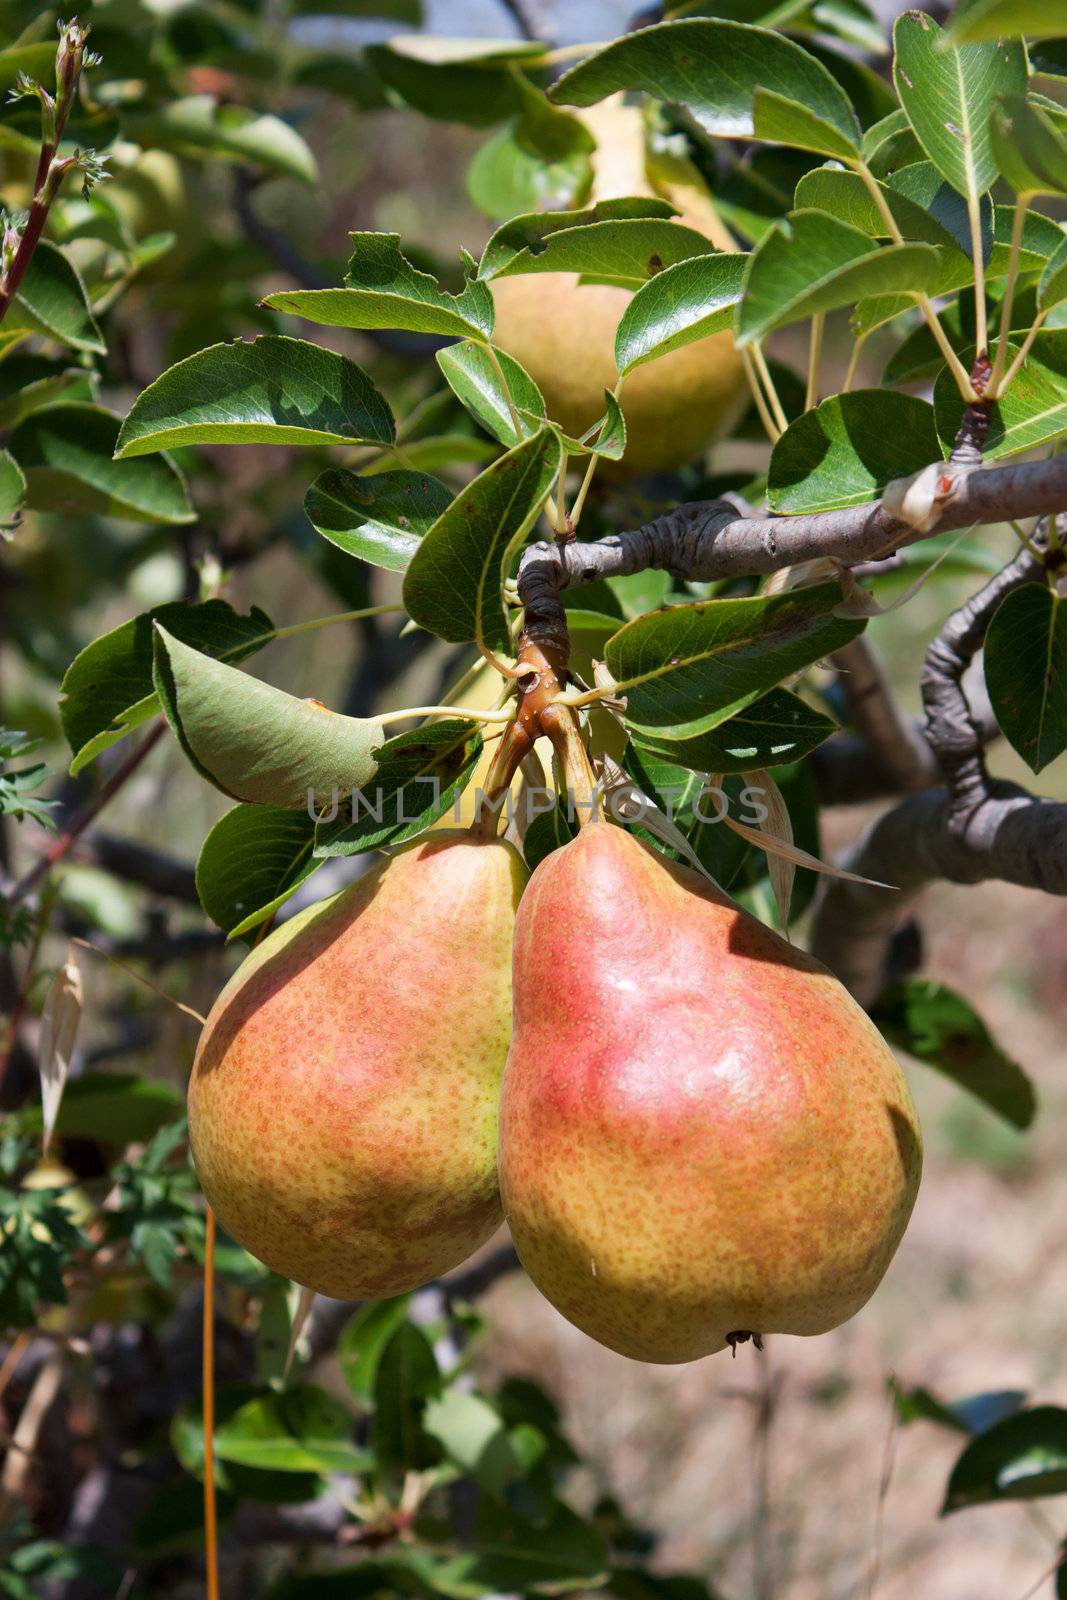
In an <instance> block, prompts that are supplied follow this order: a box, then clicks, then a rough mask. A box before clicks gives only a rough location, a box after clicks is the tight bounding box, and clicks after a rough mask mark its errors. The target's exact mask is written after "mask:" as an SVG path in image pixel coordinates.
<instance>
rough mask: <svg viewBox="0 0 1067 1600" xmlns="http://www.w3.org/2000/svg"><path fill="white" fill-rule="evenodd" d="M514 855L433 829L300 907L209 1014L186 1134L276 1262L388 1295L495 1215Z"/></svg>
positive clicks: (318, 1282)
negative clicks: (348, 883) (323, 897)
mask: <svg viewBox="0 0 1067 1600" xmlns="http://www.w3.org/2000/svg"><path fill="white" fill-rule="evenodd" d="M526 876H527V873H526V868H525V865H524V863H523V861H522V858H521V857H520V856H519V854H518V852H517V851H516V850H514V849H513V848H512V846H511V845H508V844H505V843H503V842H502V841H498V840H495V839H493V840H490V839H479V838H476V837H474V836H473V835H471V834H469V833H460V832H454V833H451V834H435V835H434V836H432V838H423V839H421V840H420V841H419V842H418V843H416V844H415V845H413V846H411V847H409V848H408V849H407V850H405V851H403V852H401V853H400V854H398V855H395V856H394V857H392V859H390V860H388V861H385V862H383V863H382V864H381V865H379V866H378V867H376V868H375V869H373V870H372V871H371V872H369V873H368V874H367V875H366V876H365V877H363V878H361V879H360V880H359V881H358V882H357V883H356V884H354V885H353V886H352V887H350V888H348V889H344V890H342V891H341V893H340V894H337V895H334V896H333V897H332V898H331V899H328V900H324V901H322V902H320V903H319V904H318V905H314V906H311V907H309V908H308V909H307V910H305V911H303V912H300V913H298V914H297V915H296V916H295V917H293V918H292V920H291V921H289V922H286V923H284V924H283V925H282V926H281V927H280V928H278V929H276V930H275V932H274V933H272V934H271V935H270V936H269V937H268V938H267V939H265V940H264V942H263V943H262V944H261V945H260V946H258V947H257V948H256V949H255V950H253V951H252V953H251V954H250V955H249V956H248V958H247V959H246V961H245V962H244V963H243V965H242V966H241V967H240V968H239V969H238V971H237V972H236V973H235V974H234V976H233V977H232V978H231V980H230V982H229V983H228V984H227V986H226V988H225V989H224V990H223V991H222V993H221V995H220V996H219V998H218V1000H217V1001H216V1003H215V1005H214V1007H213V1008H212V1011H211V1013H210V1015H209V1017H208V1019H207V1022H206V1024H205V1026H204V1031H203V1034H202V1036H201V1039H200V1044H199V1048H198V1050H197V1055H196V1061H195V1064H194V1066H193V1074H192V1079H191V1082H190V1085H189V1130H190V1138H191V1142H192V1148H193V1157H194V1160H195V1163H196V1170H197V1173H198V1176H199V1178H200V1182H201V1185H202V1187H203V1190H204V1193H205V1195H206V1196H207V1199H208V1201H209V1202H210V1204H211V1205H212V1207H213V1208H214V1210H215V1212H216V1215H217V1216H218V1220H219V1223H220V1224H221V1226H222V1227H223V1228H225V1230H226V1231H227V1232H228V1233H229V1234H231V1235H232V1236H233V1238H235V1239H236V1240H237V1241H238V1242H239V1243H240V1244H242V1245H244V1246H245V1248H246V1249H248V1250H250V1251H251V1252H252V1253H253V1255H256V1256H258V1257H259V1259H260V1260H261V1261H263V1262H265V1263H266V1265H267V1266H268V1267H271V1268H273V1270H274V1271H275V1272H279V1273H281V1274H282V1276H283V1277H286V1278H291V1279H293V1280H294V1281H295V1282H297V1283H301V1284H305V1285H306V1286H307V1287H308V1288H310V1289H317V1290H318V1291H319V1292H320V1293H322V1294H327V1295H332V1296H334V1297H335V1298H337V1299H342V1300H362V1299H377V1298H380V1297H382V1296H386V1295H394V1294H400V1293H402V1292H404V1291H405V1290H408V1289H412V1288H416V1287H417V1286H419V1285H420V1284H423V1283H426V1282H428V1281H429V1280H430V1279H432V1278H435V1277H437V1276H438V1275H439V1274H440V1273H442V1272H445V1271H447V1270H448V1269H449V1268H451V1267H455V1266H457V1265H458V1264H459V1263H460V1262H461V1261H464V1260H465V1259H466V1258H467V1257H468V1256H469V1255H470V1254H471V1253H472V1251H474V1250H476V1249H477V1248H478V1246H479V1245H480V1244H482V1243H483V1242H484V1240H486V1239H487V1238H488V1237H489V1235H490V1234H491V1233H492V1232H493V1230H494V1229H495V1228H496V1227H497V1226H498V1224H499V1222H500V1220H501V1211H500V1200H499V1195H498V1192H497V1180H496V1122H497V1107H498V1101H499V1090H500V1078H501V1073H502V1071H503V1066H504V1059H505V1056H506V1054H507V1047H508V1040H509V1038H510V1033H511V945H512V933H513V928H514V916H515V906H516V905H517V903H518V898H519V895H520V894H521V893H522V889H523V885H524V883H525V881H526Z"/></svg>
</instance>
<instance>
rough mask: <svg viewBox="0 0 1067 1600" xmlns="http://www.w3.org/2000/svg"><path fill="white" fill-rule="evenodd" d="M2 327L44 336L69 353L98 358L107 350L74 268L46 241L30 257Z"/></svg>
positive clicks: (41, 242)
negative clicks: (88, 352)
mask: <svg viewBox="0 0 1067 1600" xmlns="http://www.w3.org/2000/svg"><path fill="white" fill-rule="evenodd" d="M5 326H6V327H8V328H11V329H16V328H28V329H30V330H31V331H32V332H34V333H41V334H45V335H46V336H47V337H48V338H49V339H55V340H57V342H58V343H59V344H65V345H67V346H69V348H70V349H72V350H88V351H90V352H91V353H92V354H94V355H101V356H102V355H104V354H105V353H106V350H107V346H106V345H105V344H104V339H103V335H102V334H101V332H100V329H99V327H98V326H97V323H96V319H95V317H94V316H93V314H92V311H91V310H90V309H89V301H88V297H87V296H86V293H85V285H84V284H83V283H82V280H81V276H80V274H79V273H78V270H77V268H76V267H75V266H74V265H73V263H72V262H71V261H69V260H68V258H67V256H66V255H65V254H64V253H63V251H62V250H60V249H59V247H58V245H54V244H50V243H49V242H48V240H47V239H42V240H41V241H40V243H39V244H38V246H37V248H36V250H35V251H34V253H33V260H32V261H31V262H30V264H29V267H28V268H27V270H26V276H25V277H24V278H23V280H22V282H21V284H20V285H19V290H18V293H17V295H16V296H15V299H14V302H13V304H12V306H11V309H10V310H9V312H8V314H7V317H6V318H5Z"/></svg>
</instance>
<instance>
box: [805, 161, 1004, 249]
mask: <svg viewBox="0 0 1067 1600" xmlns="http://www.w3.org/2000/svg"><path fill="white" fill-rule="evenodd" d="M878 188H879V191H880V192H881V195H882V198H883V200H884V201H885V203H886V205H887V206H888V208H889V211H890V213H891V215H892V217H893V220H894V222H895V223H896V225H897V227H898V228H899V229H900V232H901V233H902V234H903V236H904V238H905V239H909V240H918V241H921V242H922V243H925V244H936V245H941V246H943V247H945V248H947V249H952V250H962V251H963V252H964V254H966V255H968V256H969V255H970V248H971V241H970V234H969V232H968V231H967V213H966V205H965V203H964V202H963V201H962V200H961V198H960V196H959V195H958V194H957V193H956V191H955V189H953V188H952V187H951V185H950V184H947V183H945V181H944V179H943V178H942V177H941V174H940V173H939V172H938V170H937V168H936V167H935V166H934V165H933V163H932V162H930V161H919V162H915V163H913V165H912V166H910V167H904V168H902V169H901V170H900V171H898V172H895V173H894V174H893V179H892V182H891V183H880V184H879V185H878ZM796 204H797V207H798V208H801V207H804V208H806V207H814V208H815V209H816V210H819V211H828V212H830V214H831V215H832V216H835V217H837V218H838V219H839V220H840V221H841V222H847V223H848V224H849V225H850V226H851V227H853V228H859V229H860V231H861V232H863V233H865V234H867V236H868V237H869V238H871V239H887V238H889V237H890V231H889V225H888V223H887V222H886V220H885V217H884V215H883V213H882V211H881V210H880V209H879V207H878V206H877V205H876V204H875V202H874V198H873V196H872V195H871V194H870V193H869V191H868V189H867V186H866V184H865V183H864V182H863V179H862V178H861V177H860V176H859V174H858V173H856V172H844V171H842V170H841V169H840V168H831V167H816V168H815V169H814V170H813V171H812V172H807V173H805V174H804V176H803V178H801V180H800V182H799V183H798V184H797V191H796ZM983 210H984V217H985V219H987V221H988V227H989V230H990V231H991V230H992V222H993V215H992V208H991V207H990V205H989V202H988V200H986V201H985V202H984V207H983ZM961 224H962V227H961ZM987 254H988V252H987Z"/></svg>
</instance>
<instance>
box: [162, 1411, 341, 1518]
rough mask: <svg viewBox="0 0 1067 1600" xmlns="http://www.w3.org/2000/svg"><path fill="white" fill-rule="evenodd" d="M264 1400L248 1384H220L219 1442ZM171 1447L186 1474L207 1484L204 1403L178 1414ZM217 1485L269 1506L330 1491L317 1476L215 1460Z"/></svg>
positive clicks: (296, 1502)
mask: <svg viewBox="0 0 1067 1600" xmlns="http://www.w3.org/2000/svg"><path fill="white" fill-rule="evenodd" d="M261 1397H262V1391H261V1390H258V1389H256V1388H255V1387H254V1386H253V1385H252V1384H248V1383H224V1384H220V1385H219V1387H218V1389H217V1390H216V1392H215V1429H216V1431H215V1439H216V1441H217V1440H218V1436H219V1434H220V1433H224V1432H225V1430H226V1427H227V1424H228V1423H229V1421H230V1418H231V1417H233V1416H236V1415H237V1414H238V1412H239V1411H241V1410H242V1409H243V1407H245V1406H246V1405H249V1404H252V1403H254V1402H255V1401H256V1400H258V1399H260V1398H261ZM170 1439H171V1445H172V1447H173V1450H174V1454H175V1455H176V1456H177V1457H178V1460H179V1461H180V1462H181V1464H182V1466H183V1467H184V1468H185V1470H186V1472H188V1473H191V1474H192V1476H193V1477H194V1478H199V1479H200V1480H201V1481H203V1477H204V1423H203V1416H202V1413H201V1409H200V1402H199V1401H198V1400H197V1401H188V1402H186V1404H185V1405H183V1406H182V1407H181V1409H180V1410H179V1411H178V1412H177V1414H176V1415H175V1417H174V1420H173V1422H172V1423H171V1428H170ZM215 1485H216V1488H218V1489H221V1490H222V1491H223V1492H224V1493H227V1494H229V1493H231V1492H232V1493H234V1494H238V1495H240V1496H241V1497H242V1498H247V1499H249V1500H262V1501H265V1502H267V1503H268V1504H275V1505H285V1504H290V1503H292V1504H298V1503H299V1502H301V1501H303V1500H313V1499H314V1498H315V1497H316V1496H317V1495H319V1494H321V1493H322V1491H323V1489H324V1488H325V1487H326V1484H325V1480H324V1478H323V1477H322V1476H321V1475H320V1474H319V1473H317V1472H301V1473H297V1472H287V1471H283V1472H279V1471H264V1470H263V1469H261V1468H257V1467H247V1466H244V1465H243V1464H241V1463H238V1462H236V1461H225V1460H223V1459H222V1457H221V1456H220V1455H219V1454H218V1451H217V1449H216V1456H215Z"/></svg>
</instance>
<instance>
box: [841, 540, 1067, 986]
mask: <svg viewBox="0 0 1067 1600" xmlns="http://www.w3.org/2000/svg"><path fill="white" fill-rule="evenodd" d="M1041 537H1042V535H1040V534H1038V535H1036V536H1035V540H1037V541H1040V539H1041ZM1042 578H1043V572H1042V567H1041V564H1040V563H1039V562H1038V561H1037V560H1035V559H1034V557H1033V556H1032V555H1031V554H1030V552H1029V551H1028V550H1024V551H1023V552H1021V554H1020V555H1018V556H1017V557H1016V558H1015V560H1014V561H1011V562H1009V564H1008V565H1007V566H1006V567H1005V568H1004V570H1003V571H1002V572H1000V573H998V574H997V576H996V577H995V578H993V579H992V581H991V582H990V583H988V584H987V585H986V586H985V588H984V589H983V590H982V591H981V592H980V593H979V594H978V595H976V596H975V597H974V599H972V600H969V601H968V602H967V604H966V605H965V606H962V607H961V608H960V609H959V610H958V611H956V612H954V613H953V615H952V616H951V617H950V618H949V619H948V621H947V622H946V624H945V626H944V628H943V629H942V631H941V633H940V634H939V636H938V637H937V638H936V639H935V640H934V642H933V644H932V645H931V647H930V650H929V652H928V654H927V658H926V665H925V667H924V670H923V702H924V705H925V708H926V726H927V738H928V739H929V742H930V745H931V747H932V749H933V750H934V752H935V754H936V756H937V759H938V763H939V765H940V768H941V771H942V774H943V776H944V779H945V787H943V788H939V789H928V790H926V791H924V792H923V793H922V794H916V795H913V796H911V797H910V798H909V799H907V800H905V801H904V802H903V803H902V804H901V805H898V806H895V807H894V808H893V809H892V810H891V811H888V812H887V813H886V814H885V815H884V816H883V817H880V818H879V819H878V821H877V822H876V823H875V824H874V825H873V827H871V828H870V829H868V831H867V832H866V833H865V834H864V835H863V837H862V838H861V839H860V840H859V841H858V843H857V844H856V845H855V846H854V848H853V849H852V851H851V852H850V853H849V856H848V858H847V860H846V862H845V865H846V866H847V867H848V869H849V870H850V871H851V872H855V873H858V874H860V875H862V876H863V877H867V878H875V879H878V880H880V881H881V882H883V883H891V884H894V885H896V888H897V890H898V891H899V892H898V893H895V894H894V893H892V892H891V891H887V890H885V889H876V888H873V887H870V886H867V885H864V884H858V883H847V882H843V881H840V880H834V881H833V882H831V883H830V884H829V885H828V886H827V888H826V889H825V891H824V893H823V895H822V898H821V901H820V904H819V907H818V910H817V913H816V919H815V927H814V931H813V938H812V947H813V949H814V951H815V954H816V955H818V956H819V957H820V959H821V960H823V961H825V962H826V964H827V966H829V967H830V968H831V969H832V970H833V971H834V972H836V973H837V975H838V977H839V978H841V980H842V982H843V983H845V984H846V986H847V987H848V988H849V989H851V990H852V992H853V993H854V994H855V995H856V997H857V998H858V999H859V1000H861V1001H863V1002H864V1003H870V1001H871V1000H873V999H874V998H875V997H876V996H877V994H878V992H879V990H880V989H881V987H882V984H883V981H884V978H885V975H886V961H887V954H888V951H889V948H890V945H891V942H892V939H893V935H894V931H895V929H896V927H897V925H898V923H899V921H900V919H901V915H902V913H903V912H904V911H905V910H906V909H907V908H908V906H909V905H910V904H911V902H912V901H913V900H914V899H915V898H916V896H917V895H918V894H919V893H920V892H921V891H922V890H923V889H924V888H925V887H926V886H927V884H929V883H932V882H935V881H936V880H938V879H947V880H949V881H950V882H953V883H981V882H984V881H986V880H987V879H990V878H997V879H1000V880H1002V881H1004V882H1006V883H1015V884H1018V885H1020V886H1021V887H1023V888H1027V889H1041V890H1043V891H1044V892H1045V893H1046V894H1060V895H1062V894H1067V805H1064V804H1061V803H1058V802H1056V801H1053V800H1045V799H1041V798H1038V797H1035V796H1034V795H1031V794H1029V793H1028V792H1027V791H1026V790H1025V789H1022V788H1019V787H1018V786H1017V785H1016V784H1008V783H1000V782H997V781H995V780H993V779H991V778H990V777H989V774H988V772H987V771H986V766H985V757H984V753H983V751H984V743H985V730H984V729H983V727H982V726H981V724H980V723H979V722H978V721H976V719H975V717H974V716H973V714H972V711H971V707H970V705H969V703H968V700H967V696H966V694H965V692H964V689H963V675H964V673H965V671H966V669H967V667H968V666H969V664H970V662H971V661H972V659H973V658H974V656H975V655H976V653H977V652H978V651H979V650H980V649H981V647H982V643H983V641H984V639H985V635H986V630H987V629H988V627H989V623H990V620H991V618H992V616H993V613H994V611H995V610H996V608H997V606H998V605H999V604H1000V602H1001V601H1002V600H1003V598H1004V596H1005V595H1006V594H1009V593H1010V592H1011V591H1012V590H1014V589H1018V588H1020V587H1021V586H1022V585H1023V584H1025V583H1029V582H1033V581H1034V580H1039V579H1042Z"/></svg>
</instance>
